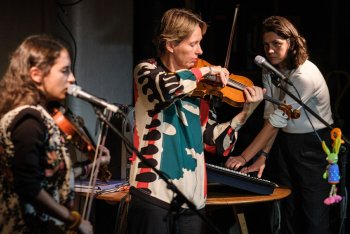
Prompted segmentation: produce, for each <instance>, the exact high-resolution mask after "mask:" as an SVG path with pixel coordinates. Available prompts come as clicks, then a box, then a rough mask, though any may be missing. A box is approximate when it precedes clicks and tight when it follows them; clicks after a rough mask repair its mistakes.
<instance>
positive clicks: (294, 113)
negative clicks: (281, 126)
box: [278, 103, 301, 119]
mask: <svg viewBox="0 0 350 234" xmlns="http://www.w3.org/2000/svg"><path fill="white" fill-rule="evenodd" d="M278 109H280V110H281V111H283V113H284V114H286V115H287V116H288V119H298V118H299V117H300V115H301V113H300V110H297V109H294V110H292V106H291V105H287V104H285V103H280V104H279V106H278Z"/></svg>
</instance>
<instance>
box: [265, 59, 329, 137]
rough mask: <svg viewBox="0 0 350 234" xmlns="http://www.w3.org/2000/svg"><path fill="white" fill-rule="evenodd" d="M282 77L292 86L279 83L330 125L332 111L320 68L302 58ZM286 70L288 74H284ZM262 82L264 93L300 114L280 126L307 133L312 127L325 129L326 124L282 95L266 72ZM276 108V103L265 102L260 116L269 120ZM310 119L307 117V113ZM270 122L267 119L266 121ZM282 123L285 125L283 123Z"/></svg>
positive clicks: (285, 130)
mask: <svg viewBox="0 0 350 234" xmlns="http://www.w3.org/2000/svg"><path fill="white" fill-rule="evenodd" d="M286 73H287V74H285V75H286V77H288V78H289V80H290V81H291V82H292V83H293V85H294V87H295V88H294V87H293V86H291V85H288V84H285V82H283V81H282V83H281V84H282V85H283V86H284V87H286V89H287V90H288V91H289V92H290V93H291V94H293V95H294V96H295V97H299V96H300V98H301V101H302V102H303V103H304V104H305V105H307V106H308V107H309V108H310V109H311V110H312V111H313V112H315V113H316V114H317V115H319V116H320V117H321V118H322V119H324V120H325V121H326V122H327V123H328V124H333V118H332V111H331V106H330V98H329V91H328V87H327V83H326V81H325V79H324V77H323V75H322V74H321V72H320V70H319V69H318V68H317V67H316V65H315V64H313V63H312V62H310V61H309V60H306V61H305V63H303V64H302V65H301V66H299V67H298V68H297V69H294V70H292V71H287V72H286ZM288 73H289V75H288ZM263 85H264V87H265V88H266V89H267V92H266V95H268V96H271V97H273V98H275V99H278V100H280V101H281V102H285V103H286V104H288V105H291V106H292V110H294V109H299V110H300V111H301V116H300V117H299V118H298V119H289V120H288V121H287V123H286V126H285V127H283V128H282V130H283V131H284V132H287V133H308V132H312V131H313V128H312V126H311V124H310V121H311V123H312V125H313V126H314V128H315V130H318V129H322V128H325V127H326V126H325V125H324V124H323V123H322V122H321V121H319V120H318V119H317V118H316V117H314V116H313V115H312V114H311V113H309V112H308V111H307V110H304V108H303V107H302V106H301V105H300V104H299V103H297V102H296V101H295V100H294V99H293V98H291V97H290V96H289V95H287V94H285V93H284V91H283V90H282V89H280V88H278V87H276V86H275V85H273V84H272V82H271V77H270V74H268V73H265V72H264V73H263ZM276 109H277V110H278V106H277V105H276V104H272V103H271V102H267V101H266V102H265V110H264V118H265V119H269V118H270V116H271V114H272V115H273V113H274V112H275V110H276ZM305 112H307V115H308V117H309V119H310V121H309V119H308V118H307V115H306V113H305ZM270 122H271V120H270ZM284 125H285V124H284Z"/></svg>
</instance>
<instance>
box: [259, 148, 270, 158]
mask: <svg viewBox="0 0 350 234" xmlns="http://www.w3.org/2000/svg"><path fill="white" fill-rule="evenodd" d="M259 155H260V156H264V157H265V158H266V159H268V158H269V156H270V155H269V154H268V153H267V152H265V151H263V150H260V151H259Z"/></svg>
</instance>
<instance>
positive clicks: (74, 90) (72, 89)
mask: <svg viewBox="0 0 350 234" xmlns="http://www.w3.org/2000/svg"><path fill="white" fill-rule="evenodd" d="M79 90H81V87H79V86H77V85H75V84H72V85H70V86H69V87H68V89H67V93H68V94H70V95H73V96H75V97H76V96H77V94H78V91H79Z"/></svg>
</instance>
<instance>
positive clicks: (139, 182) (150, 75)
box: [128, 9, 263, 234]
mask: <svg viewBox="0 0 350 234" xmlns="http://www.w3.org/2000/svg"><path fill="white" fill-rule="evenodd" d="M206 29H207V25H206V23H205V22H203V21H202V20H201V18H200V17H199V16H198V15H196V14H194V13H192V12H190V11H189V10H184V9H170V10H168V11H167V12H165V14H164V15H163V18H162V20H161V24H160V28H159V31H158V34H157V36H156V38H155V41H154V42H155V45H156V47H157V49H158V57H157V58H155V59H148V60H144V61H142V62H140V63H139V64H138V65H137V66H136V67H135V70H134V82H135V84H134V87H135V119H136V124H135V137H134V139H135V147H136V148H138V150H139V151H140V152H141V153H142V154H143V155H144V156H145V157H146V158H147V160H148V161H149V162H150V163H151V164H152V165H154V166H155V167H156V168H157V169H159V170H160V171H162V172H164V173H165V174H166V176H167V177H168V178H169V179H170V180H171V181H172V182H173V183H174V184H175V185H176V186H177V188H178V189H179V190H180V191H181V192H182V193H183V194H184V195H185V196H186V198H187V199H189V201H190V202H192V203H193V204H194V205H195V206H196V208H197V209H198V210H199V211H200V212H204V205H205V202H206V195H207V194H206V191H207V189H206V173H205V163H204V148H205V149H206V150H209V151H211V152H216V153H217V154H220V155H228V154H229V153H230V152H231V151H232V150H233V148H234V145H235V142H236V139H237V131H238V130H239V128H240V127H241V126H242V125H243V124H244V123H245V121H246V120H247V118H248V117H249V116H250V114H251V113H252V112H253V111H254V109H255V108H256V107H257V106H258V104H259V103H260V102H261V101H262V99H263V90H262V89H261V88H259V87H255V86H252V87H247V88H245V89H244V94H245V96H246V102H245V104H244V106H243V108H242V111H241V112H240V113H239V114H237V116H235V117H234V118H233V119H232V120H231V121H229V122H225V123H221V124H218V123H217V122H216V121H215V117H216V116H215V111H214V109H212V107H211V106H210V104H209V103H208V102H207V101H205V100H203V99H199V98H195V97H191V94H192V93H193V91H194V90H195V89H196V87H197V84H198V82H200V81H201V80H203V79H205V76H206V75H214V76H216V77H217V81H218V82H220V83H221V84H222V85H226V83H227V79H228V77H229V72H228V70H227V69H226V68H222V67H220V66H211V67H201V68H195V67H194V66H195V65H196V62H197V60H198V57H199V56H200V55H202V53H203V51H202V48H201V45H200V43H201V40H202V37H203V35H204V34H205V32H206ZM130 183H131V185H132V187H131V189H130V191H131V194H132V198H131V202H130V205H129V213H128V233H130V234H133V233H152V234H154V233H169V230H170V228H172V227H170V224H169V222H170V220H169V219H166V217H169V215H168V212H169V209H170V207H169V206H170V203H171V202H172V199H173V197H174V194H173V192H172V191H171V190H169V189H168V188H167V187H166V184H165V183H164V182H163V181H162V180H160V179H159V178H158V176H157V175H156V174H155V173H154V172H153V171H152V170H151V169H150V168H148V167H147V166H146V165H145V164H143V163H141V162H140V160H139V159H138V158H137V157H136V156H135V155H134V156H133V159H132V165H131V173H130ZM179 214H180V216H179V217H177V219H176V221H177V223H176V224H174V225H176V227H177V233H201V228H202V224H201V220H200V217H199V216H197V215H196V214H195V213H194V212H192V211H191V210H189V209H188V207H187V206H185V205H183V206H182V207H181V209H180V211H179Z"/></svg>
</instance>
